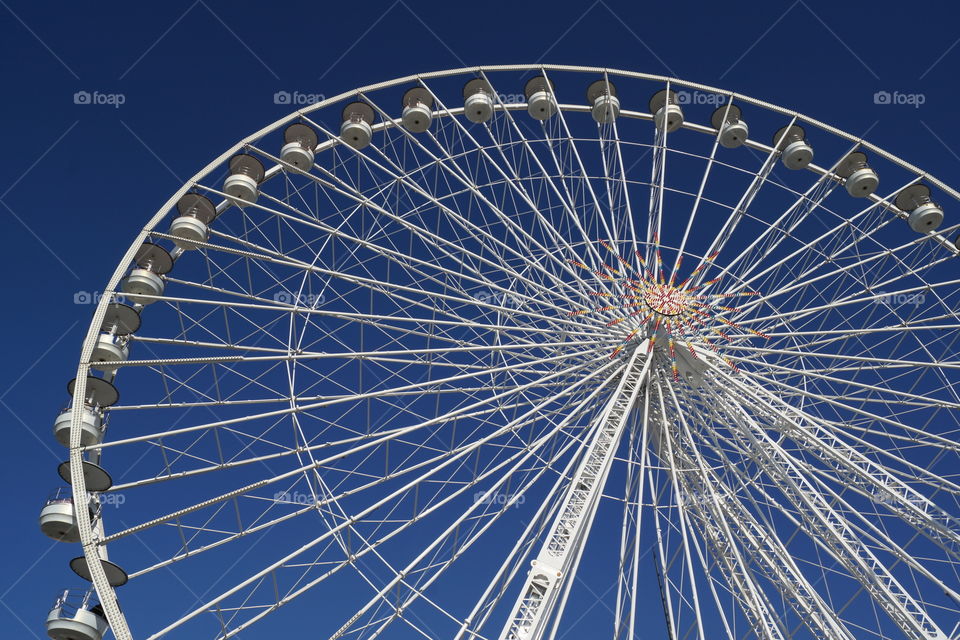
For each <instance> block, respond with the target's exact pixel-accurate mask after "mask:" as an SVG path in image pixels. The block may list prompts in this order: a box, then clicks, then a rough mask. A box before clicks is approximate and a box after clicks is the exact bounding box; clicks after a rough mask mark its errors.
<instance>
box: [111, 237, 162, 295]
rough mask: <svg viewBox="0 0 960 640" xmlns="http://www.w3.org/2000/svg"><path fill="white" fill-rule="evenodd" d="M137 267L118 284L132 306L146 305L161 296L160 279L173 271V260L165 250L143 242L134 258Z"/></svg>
mask: <svg viewBox="0 0 960 640" xmlns="http://www.w3.org/2000/svg"><path fill="white" fill-rule="evenodd" d="M134 262H136V264H137V266H136V268H134V269H131V270H130V275H128V276H127V277H126V278H124V279H123V280H122V281H121V283H120V289H121V291H123V293H124V294H125V296H126V298H127V299H128V300H130V301H131V302H133V303H134V304H140V305H148V304H152V303H154V302H156V299H157V298H158V297H160V296H162V295H163V290H164V282H163V278H162V277H161V276H162V275H163V274H165V273H168V272H169V271H170V270H171V269H173V258H172V257H171V256H170V254H169V253H168V252H167V250H166V249H164V248H163V247H161V246H160V245H156V244H153V243H151V242H144V243H143V245H142V246H141V247H140V250H139V251H137V255H136V256H135V257H134Z"/></svg>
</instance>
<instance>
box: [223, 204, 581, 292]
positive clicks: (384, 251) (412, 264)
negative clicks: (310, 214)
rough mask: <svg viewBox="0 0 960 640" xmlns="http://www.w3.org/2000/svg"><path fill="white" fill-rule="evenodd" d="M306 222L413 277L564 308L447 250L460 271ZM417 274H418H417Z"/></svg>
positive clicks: (249, 245)
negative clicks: (503, 281)
mask: <svg viewBox="0 0 960 640" xmlns="http://www.w3.org/2000/svg"><path fill="white" fill-rule="evenodd" d="M271 212H272V213H274V214H275V215H281V216H282V215H285V214H282V213H281V212H279V211H276V210H274V211H271ZM293 219H296V218H293ZM303 224H310V225H313V226H316V227H317V228H318V229H319V230H324V231H328V232H330V233H331V235H332V236H334V237H336V238H337V239H338V240H340V241H343V242H349V243H353V244H355V245H356V246H357V248H364V249H368V250H370V251H371V253H372V254H375V255H381V256H383V257H385V258H386V259H388V260H390V261H391V262H393V263H394V264H397V265H398V266H399V267H400V268H402V269H404V270H405V271H407V272H408V273H410V274H411V276H412V279H416V277H417V276H420V277H425V278H428V279H430V280H433V281H434V282H438V280H437V276H436V275H435V274H434V273H433V272H436V273H438V274H443V275H445V276H450V277H453V278H456V279H457V280H458V281H465V282H470V283H473V284H476V285H482V286H483V287H486V288H488V289H489V290H490V292H491V293H494V292H495V293H497V294H499V295H503V296H510V297H512V298H516V299H518V300H519V299H523V300H524V302H525V303H528V304H530V303H534V304H537V305H538V306H546V307H548V308H549V307H553V308H555V309H560V308H561V307H558V306H556V305H554V304H553V303H552V301H551V300H546V301H545V300H543V299H542V296H541V297H540V298H535V297H533V296H531V295H527V294H525V293H523V291H521V290H517V289H507V288H505V287H503V286H502V285H500V284H498V283H497V282H494V281H492V280H491V279H489V278H487V277H484V274H483V273H481V272H480V271H477V270H476V269H475V268H472V267H470V265H468V264H467V263H465V262H463V260H462V259H460V258H457V257H456V256H455V255H454V254H450V253H446V254H445V255H447V257H449V258H450V259H451V260H453V261H454V262H455V263H456V264H458V265H459V266H460V267H461V268H460V270H453V269H450V268H447V267H444V266H442V265H440V264H438V263H437V262H436V261H433V260H424V259H420V258H416V257H414V256H411V255H410V254H409V253H408V252H402V251H399V250H397V249H396V248H389V247H384V246H382V245H380V244H377V243H375V242H373V241H371V240H365V239H361V238H357V237H353V236H351V235H349V234H345V233H343V232H337V231H335V230H328V229H325V228H324V227H325V225H322V224H318V223H313V222H311V221H304V222H303ZM213 235H214V236H216V237H218V238H222V239H224V240H227V241H231V242H234V243H237V244H240V245H242V246H244V247H245V248H247V249H253V250H255V251H256V252H257V253H259V254H261V255H264V256H267V255H273V256H277V255H278V252H276V251H273V250H271V249H267V248H264V247H261V246H259V245H257V244H255V243H252V242H249V241H247V240H244V239H242V238H238V237H236V236H233V235H230V234H225V233H223V232H218V231H214V232H213ZM463 252H464V253H465V255H467V256H469V257H477V256H476V255H475V254H472V253H471V252H469V251H466V250H463ZM299 266H300V268H302V269H310V268H311V266H312V265H309V264H308V263H305V262H301V263H299ZM424 268H427V269H429V270H430V272H427V271H425V270H424ZM464 268H466V269H470V270H469V271H464ZM366 271H367V273H368V275H370V276H373V275H374V274H372V273H371V272H370V271H369V270H366ZM414 274H416V275H414ZM515 275H516V276H517V278H518V279H519V278H521V275H520V274H515ZM525 284H530V285H534V286H535V287H536V288H535V289H534V290H533V293H535V294H547V293H552V294H553V295H556V296H558V297H560V296H562V294H561V293H559V292H558V291H553V292H550V291H549V290H546V289H544V288H543V287H542V285H538V284H535V283H533V282H532V281H529V280H526V281H525ZM441 286H443V285H442V283H441ZM560 299H561V300H564V301H565V302H566V303H567V304H572V300H570V299H569V298H566V299H565V298H563V297H560Z"/></svg>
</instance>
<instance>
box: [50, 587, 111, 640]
mask: <svg viewBox="0 0 960 640" xmlns="http://www.w3.org/2000/svg"><path fill="white" fill-rule="evenodd" d="M109 628H110V625H109V624H108V623H107V619H106V617H105V616H104V615H103V609H102V608H101V607H100V605H99V604H98V603H97V602H96V600H95V599H94V595H93V590H92V589H90V590H88V591H87V592H86V593H83V592H79V593H77V592H71V591H63V592H62V593H61V594H60V595H59V596H58V597H57V600H56V602H54V604H53V607H52V608H51V609H50V613H48V614H47V635H48V636H49V637H50V638H51V639H52V640H102V638H103V636H104V634H105V633H106V632H107V629H109Z"/></svg>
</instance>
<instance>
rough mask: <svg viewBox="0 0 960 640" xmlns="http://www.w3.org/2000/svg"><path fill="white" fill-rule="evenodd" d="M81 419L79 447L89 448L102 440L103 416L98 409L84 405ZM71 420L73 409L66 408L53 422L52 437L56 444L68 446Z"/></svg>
mask: <svg viewBox="0 0 960 640" xmlns="http://www.w3.org/2000/svg"><path fill="white" fill-rule="evenodd" d="M81 411H82V413H83V417H82V418H81V421H80V446H83V447H89V446H90V445H93V444H97V443H99V442H100V440H102V439H103V415H102V414H101V413H100V411H99V410H98V409H95V408H94V407H91V406H89V405H84V407H83V409H82V410H81ZM72 418H73V409H72V408H70V407H67V408H66V409H64V410H62V411H61V412H60V413H59V414H58V415H57V417H56V419H55V420H54V421H53V436H54V437H55V438H56V439H57V442H59V443H60V444H62V445H63V446H65V447H69V446H70V423H71V421H72Z"/></svg>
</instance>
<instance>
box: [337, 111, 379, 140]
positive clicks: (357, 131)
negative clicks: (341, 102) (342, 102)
mask: <svg viewBox="0 0 960 640" xmlns="http://www.w3.org/2000/svg"><path fill="white" fill-rule="evenodd" d="M342 118H343V123H342V124H341V125H340V139H341V140H343V141H344V142H345V143H347V144H348V145H350V146H351V147H353V148H354V149H357V150H360V149H363V148H364V147H366V146H367V145H368V144H370V141H371V140H372V139H373V107H371V106H370V105H368V104H367V103H365V102H351V103H350V104H348V105H347V106H346V107H344V109H343V115H342Z"/></svg>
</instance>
